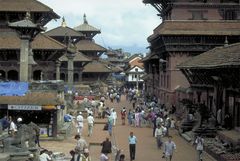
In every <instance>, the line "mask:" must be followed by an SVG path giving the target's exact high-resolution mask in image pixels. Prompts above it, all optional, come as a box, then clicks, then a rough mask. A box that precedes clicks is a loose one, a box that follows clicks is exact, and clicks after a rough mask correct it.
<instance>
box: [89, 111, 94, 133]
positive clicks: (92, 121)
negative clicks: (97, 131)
mask: <svg viewBox="0 0 240 161" xmlns="http://www.w3.org/2000/svg"><path fill="white" fill-rule="evenodd" d="M87 122H88V136H91V135H92V131H93V125H94V118H93V116H92V113H89V114H88V117H87Z"/></svg>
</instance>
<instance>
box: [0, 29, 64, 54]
mask: <svg viewBox="0 0 240 161" xmlns="http://www.w3.org/2000/svg"><path fill="white" fill-rule="evenodd" d="M20 47H21V40H20V38H19V36H18V35H17V33H16V32H11V31H10V32H1V34H0V50H2V49H5V50H8V49H9V50H18V49H19V50H20ZM31 47H32V49H36V50H37V49H39V50H45V49H51V50H64V49H65V48H66V46H65V45H63V44H62V43H59V42H58V41H56V40H54V39H52V38H51V37H49V36H47V35H44V34H42V33H40V34H38V35H37V36H36V37H35V39H34V40H33V41H32V42H31Z"/></svg>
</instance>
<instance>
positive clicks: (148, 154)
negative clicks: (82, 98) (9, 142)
mask: <svg viewBox="0 0 240 161" xmlns="http://www.w3.org/2000/svg"><path fill="white" fill-rule="evenodd" d="M106 104H107V107H110V108H111V107H114V108H115V109H116V111H117V112H118V121H117V125H116V127H114V129H113V134H114V135H113V137H112V142H113V143H116V145H117V147H118V148H120V149H122V150H123V152H122V153H124V154H125V155H126V160H127V161H129V160H130V159H129V150H128V140H127V138H128V135H129V133H130V131H133V132H134V134H135V136H136V137H137V139H138V143H137V152H136V159H135V160H136V161H147V160H149V161H159V160H164V159H162V150H159V149H157V146H156V141H155V138H153V137H152V129H151V128H148V127H144V128H135V127H130V126H128V125H121V120H120V113H119V111H120V110H121V108H122V107H126V108H129V107H131V105H130V104H129V102H127V101H125V100H124V98H123V99H122V101H121V102H120V103H110V102H109V101H107V103H106ZM96 122H97V124H96V125H95V126H94V131H93V136H91V137H87V126H86V125H85V127H84V134H83V137H84V138H85V139H86V140H87V141H88V143H90V152H91V156H92V160H93V161H98V160H99V159H98V158H99V156H100V150H101V146H99V145H97V144H99V143H101V142H102V141H103V140H105V138H106V137H108V133H107V131H103V126H104V124H103V123H104V122H106V120H99V119H96ZM170 133H171V135H172V136H173V141H174V142H175V143H176V145H177V150H176V152H175V153H174V156H173V161H195V160H197V159H196V158H197V155H196V150H195V149H194V147H193V146H192V145H190V144H189V143H188V142H186V141H185V140H184V139H183V138H181V137H180V136H179V134H178V132H177V131H176V130H171V131H170ZM164 140H166V138H164ZM75 142H76V141H75V140H74V139H73V137H72V138H69V139H67V140H64V141H62V142H56V141H54V142H53V141H48V142H42V146H43V147H44V148H47V149H49V150H52V151H58V152H64V153H65V154H66V155H69V154H68V152H69V151H70V150H71V149H73V148H74V146H75ZM111 158H113V156H111ZM112 160H113V159H112ZM204 161H214V159H212V158H211V157H210V156H208V155H207V154H205V155H204Z"/></svg>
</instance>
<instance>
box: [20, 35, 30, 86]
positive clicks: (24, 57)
mask: <svg viewBox="0 0 240 161" xmlns="http://www.w3.org/2000/svg"><path fill="white" fill-rule="evenodd" d="M28 53H29V40H28V39H21V49H20V81H21V82H27V81H28Z"/></svg>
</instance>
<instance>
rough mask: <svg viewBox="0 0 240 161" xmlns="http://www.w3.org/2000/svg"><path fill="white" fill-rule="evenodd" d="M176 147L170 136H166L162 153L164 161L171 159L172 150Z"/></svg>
mask: <svg viewBox="0 0 240 161" xmlns="http://www.w3.org/2000/svg"><path fill="white" fill-rule="evenodd" d="M175 149H176V144H175V143H174V142H173V141H172V136H168V141H166V142H165V144H164V154H165V158H166V161H171V160H172V156H173V151H174V150H175Z"/></svg>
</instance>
